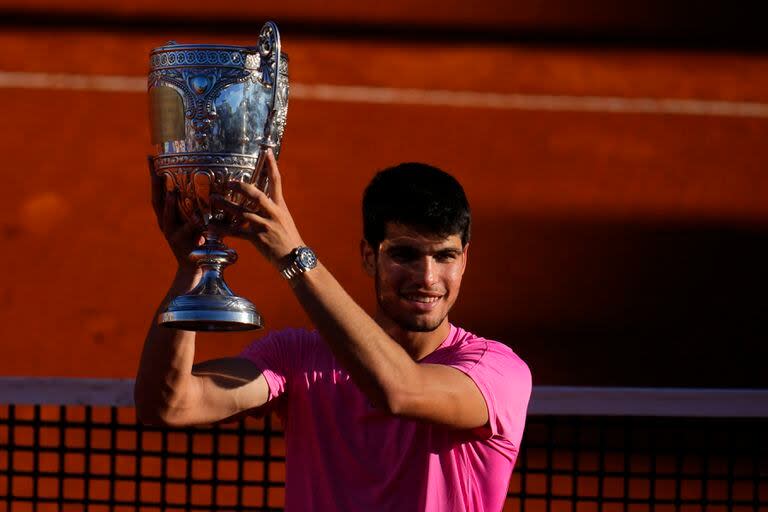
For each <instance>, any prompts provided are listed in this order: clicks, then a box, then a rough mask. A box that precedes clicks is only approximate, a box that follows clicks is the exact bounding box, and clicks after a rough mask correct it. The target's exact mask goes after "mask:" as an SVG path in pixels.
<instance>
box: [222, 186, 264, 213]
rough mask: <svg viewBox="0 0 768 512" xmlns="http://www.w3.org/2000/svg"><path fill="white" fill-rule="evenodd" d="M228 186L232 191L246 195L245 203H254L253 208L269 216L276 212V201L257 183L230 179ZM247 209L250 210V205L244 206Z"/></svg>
mask: <svg viewBox="0 0 768 512" xmlns="http://www.w3.org/2000/svg"><path fill="white" fill-rule="evenodd" d="M227 188H229V189H230V190H232V191H235V192H238V193H240V194H242V195H243V196H245V198H246V201H245V203H244V204H245V205H252V207H253V209H255V210H258V211H260V212H262V213H265V214H266V215H267V216H269V217H272V216H273V215H274V213H275V210H276V206H275V203H274V202H273V201H272V200H271V199H270V198H269V196H267V194H265V193H264V192H262V191H261V190H259V188H258V187H257V186H256V185H251V184H249V183H243V182H242V181H230V182H229V183H227ZM243 208H244V209H245V210H246V211H248V210H250V208H248V207H243Z"/></svg>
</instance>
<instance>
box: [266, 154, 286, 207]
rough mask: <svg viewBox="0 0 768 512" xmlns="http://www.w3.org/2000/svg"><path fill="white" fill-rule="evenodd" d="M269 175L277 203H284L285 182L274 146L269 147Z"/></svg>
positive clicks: (273, 195)
mask: <svg viewBox="0 0 768 512" xmlns="http://www.w3.org/2000/svg"><path fill="white" fill-rule="evenodd" d="M267 176H269V181H270V183H271V184H272V190H273V192H272V197H273V199H274V201H275V203H277V204H279V205H282V204H283V203H284V202H285V201H284V199H283V182H282V178H281V176H280V169H278V167H277V159H276V158H275V154H274V153H273V152H272V148H268V149H267Z"/></svg>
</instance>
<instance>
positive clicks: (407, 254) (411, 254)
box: [389, 249, 416, 263]
mask: <svg viewBox="0 0 768 512" xmlns="http://www.w3.org/2000/svg"><path fill="white" fill-rule="evenodd" d="M389 257H390V258H392V259H393V260H395V261H396V262H398V263H405V262H408V261H412V260H413V259H414V258H416V252H415V251H409V250H403V249H400V250H396V251H391V252H390V253H389Z"/></svg>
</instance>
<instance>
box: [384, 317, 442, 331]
mask: <svg viewBox="0 0 768 512" xmlns="http://www.w3.org/2000/svg"><path fill="white" fill-rule="evenodd" d="M443 320H445V317H443V318H441V319H439V320H434V319H429V318H397V319H395V323H397V325H398V326H399V327H400V328H401V329H404V330H406V331H411V332H433V331H435V330H437V328H438V327H440V326H441V325H442V324H443Z"/></svg>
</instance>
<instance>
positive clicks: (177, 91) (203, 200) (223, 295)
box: [149, 22, 288, 331]
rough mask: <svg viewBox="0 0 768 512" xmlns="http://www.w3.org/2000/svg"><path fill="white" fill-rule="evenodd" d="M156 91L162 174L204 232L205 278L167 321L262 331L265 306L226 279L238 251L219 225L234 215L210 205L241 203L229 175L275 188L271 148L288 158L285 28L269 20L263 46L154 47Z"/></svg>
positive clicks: (199, 254)
mask: <svg viewBox="0 0 768 512" xmlns="http://www.w3.org/2000/svg"><path fill="white" fill-rule="evenodd" d="M149 97H150V117H151V125H152V126H151V127H152V144H154V146H155V155H154V156H153V157H152V164H153V166H154V172H155V173H157V174H158V175H160V176H163V177H164V178H165V182H166V188H167V189H168V190H173V189H176V190H177V191H178V194H177V197H178V205H177V206H178V209H179V212H180V213H181V216H182V217H183V218H184V220H185V221H186V222H188V223H193V224H195V225H197V226H199V227H200V228H201V229H202V230H203V236H204V237H205V243H204V244H202V245H200V246H199V247H198V248H197V249H195V250H194V251H192V253H191V254H190V259H191V260H192V261H194V262H196V264H197V265H198V266H199V267H200V268H201V269H202V279H201V280H200V283H199V284H198V285H197V286H196V287H195V288H194V289H193V290H191V291H190V292H189V293H187V294H185V295H180V296H178V297H175V298H174V299H173V300H171V302H170V303H169V304H168V306H167V308H166V310H165V311H164V312H162V313H161V314H160V316H159V317H158V323H159V324H160V325H163V326H166V327H173V328H177V329H186V330H193V331H239V330H247V329H258V328H260V327H261V326H262V318H261V315H260V314H259V312H258V311H257V310H256V308H255V307H254V305H253V304H252V303H251V302H250V301H249V300H247V299H245V298H243V297H238V296H237V295H235V294H233V293H232V291H231V290H230V289H229V287H228V286H227V284H226V283H225V282H224V279H223V278H222V271H223V270H224V268H225V267H226V266H228V265H231V264H232V263H234V262H235V260H236V259H237V254H236V253H235V251H234V250H232V249H230V248H228V247H226V246H225V245H224V244H223V243H222V241H221V237H220V235H218V234H217V232H216V230H215V229H212V227H213V226H214V225H217V224H218V225H228V224H229V225H231V224H232V223H233V222H234V220H233V219H232V218H231V217H230V216H229V215H227V214H225V212H223V211H221V210H218V209H216V208H212V207H211V201H210V195H211V194H219V195H221V196H223V197H225V198H227V199H229V200H230V201H233V202H235V203H237V204H242V202H243V201H244V198H243V197H242V196H241V195H239V194H236V193H234V192H233V191H231V190H228V189H227V183H228V182H229V181H233V180H236V181H243V182H247V183H252V184H256V185H257V186H258V187H259V188H261V190H263V191H265V192H266V189H267V187H268V183H267V177H266V172H265V171H266V170H265V169H264V163H265V161H266V150H267V149H268V148H272V151H273V152H274V154H275V157H277V156H278V155H279V153H280V141H281V139H282V135H283V130H284V129H285V118H286V114H287V112H288V58H287V56H286V55H284V54H282V53H280V35H279V33H278V30H277V25H275V24H274V23H273V22H267V23H266V24H265V25H264V26H263V27H262V29H261V33H260V35H259V43H258V46H256V47H239V46H221V45H198V44H195V45H191V44H176V43H175V42H170V43H169V44H167V45H166V46H161V47H159V48H155V49H154V50H152V52H151V53H150V73H149Z"/></svg>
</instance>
